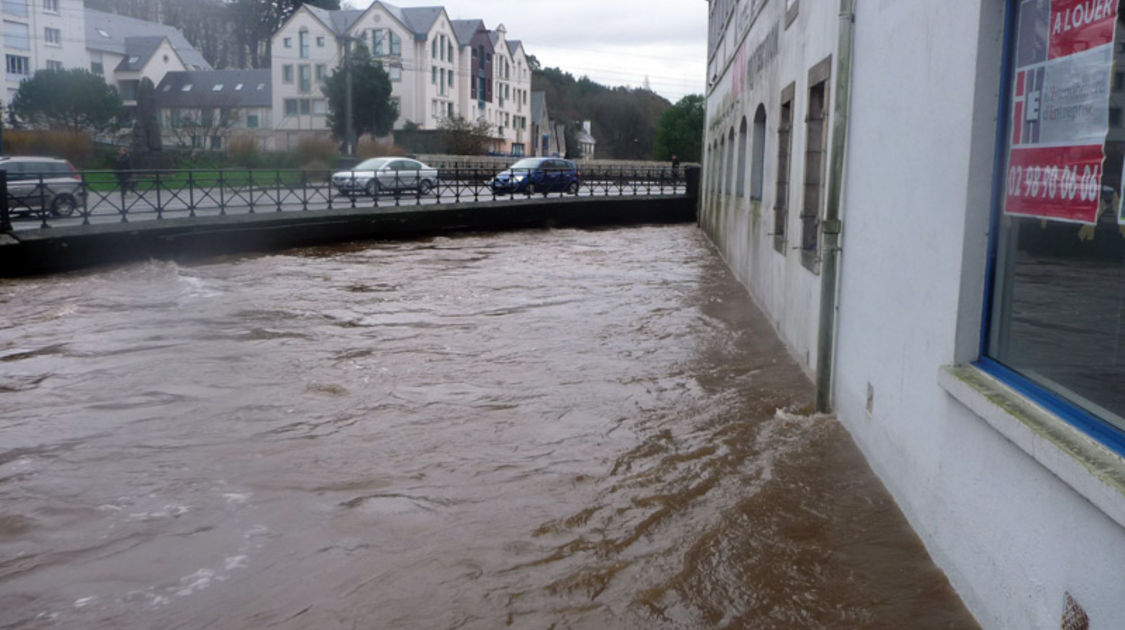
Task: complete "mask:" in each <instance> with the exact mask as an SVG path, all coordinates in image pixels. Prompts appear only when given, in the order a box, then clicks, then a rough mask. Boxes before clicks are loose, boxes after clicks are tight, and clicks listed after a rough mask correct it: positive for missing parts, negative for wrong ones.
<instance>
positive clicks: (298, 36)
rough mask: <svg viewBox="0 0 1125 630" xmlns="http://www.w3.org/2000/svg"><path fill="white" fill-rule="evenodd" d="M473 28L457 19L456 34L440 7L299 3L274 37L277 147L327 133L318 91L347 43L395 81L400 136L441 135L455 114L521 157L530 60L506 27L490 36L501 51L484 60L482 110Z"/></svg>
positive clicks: (323, 100) (325, 111)
mask: <svg viewBox="0 0 1125 630" xmlns="http://www.w3.org/2000/svg"><path fill="white" fill-rule="evenodd" d="M470 22H479V21H458V26H456V27H455V23H454V21H452V20H450V18H449V15H448V14H447V12H446V10H445V9H444V8H443V7H413V8H400V7H397V6H394V5H391V4H388V3H386V2H382V1H376V2H373V3H372V4H371V5H370V6H369V7H368V8H367V9H365V10H340V11H327V10H323V9H318V8H315V7H310V6H308V5H304V6H302V7H301V8H300V9H298V10H297V11H296V12H295V13H294V14H293V15H292V16H291V17H290V18H289V20H288V21H287V22H286V23H285V24H284V25H283V26H282V27H281V29H279V30H278V31H277V33H275V34H274V36H273V39H272V58H271V72H272V75H271V80H272V84H273V109H274V117H273V121H274V130H275V134H276V138H277V141H276V146H277V148H279V149H285V148H291V147H294V146H296V143H297V142H299V140H300V138H301V137H302V136H306V135H312V136H321V137H323V136H327V135H328V133H329V127H328V103H327V99H326V98H325V97H324V94H323V92H322V90H321V87H322V86H323V83H324V79H325V78H327V77H328V76H329V75H330V74H331V73H332V72H333V71H334V70H335V69H336V68H337V67H340V66H341V65H342V64H343V61H344V45H345V42H350V43H351V45H353V46H358V45H359V44H362V45H363V46H365V47H366V48H367V49H368V50H369V51H370V52H371V53H372V55H373V56H374V57H375V58H376V59H378V60H379V61H380V62H382V64H383V67H384V68H385V69H386V70H387V72H388V74H389V75H390V78H391V86H392V98H393V99H394V100H395V101H396V102H397V104H398V108H399V118H398V121H396V123H395V128H396V129H401V128H403V127H404V126H406V125H407V124H408V123H411V124H415V125H418V126H419V127H420V128H422V129H436V128H437V127H438V126H439V125H440V124H441V122H442V120H444V119H445V118H447V117H449V116H453V115H457V116H462V117H464V118H466V119H469V120H477V119H480V118H484V119H485V120H487V121H488V122H490V123H491V124H493V125H494V126H495V129H496V132H495V133H496V145H495V148H496V150H502V151H508V150H518V149H519V147H520V146H521V145H522V143H525V142H526V137H527V133H528V132H527V121H528V118H529V113H528V112H529V98H530V96H529V95H530V92H531V71H530V69H529V68H528V64H527V58H526V55H525V53H524V51H523V47H522V45H520V44H519V42H507V41H506V39H505V32H504V29H503V27H502V26H501V27H500V28H498V29H497V31H496V32H495V33H493V34H491V36H492V38H493V39H492V41H493V42H495V50H496V54H493V52H492V51H489V52H487V53H486V54H488V55H492V59H491V60H490V61H489V63H491V64H493V67H494V73H495V76H496V77H497V84H496V86H495V87H496V89H495V95H496V98H495V99H494V102H493V103H489V104H487V105H486V107H484V108H481V107H479V106H478V102H483V101H482V99H477V98H474V97H473V96H472V92H473V87H474V80H473V78H474V65H473V60H474V59H475V58H476V56H475V52H474V51H475V49H474V47H473V46H472V44H471V42H472V41H473V36H474V35H475V34H476V32H477V29H476V28H475V27H469V28H466V26H467V25H468V24H469V23H470ZM480 24H482V25H483V23H480ZM500 77H504V78H503V80H502V81H501V79H500ZM501 83H502V84H503V87H501ZM501 90H503V91H502V92H501ZM517 125H518V127H517Z"/></svg>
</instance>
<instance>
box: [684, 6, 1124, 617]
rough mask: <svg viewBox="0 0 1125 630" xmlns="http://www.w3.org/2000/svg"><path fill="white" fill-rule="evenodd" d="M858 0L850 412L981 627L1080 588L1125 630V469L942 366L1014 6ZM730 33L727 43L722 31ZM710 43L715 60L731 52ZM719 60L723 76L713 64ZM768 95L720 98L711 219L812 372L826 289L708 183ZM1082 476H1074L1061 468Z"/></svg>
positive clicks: (843, 380)
mask: <svg viewBox="0 0 1125 630" xmlns="http://www.w3.org/2000/svg"><path fill="white" fill-rule="evenodd" d="M748 4H750V2H749V0H744V1H743V2H739V3H737V6H736V7H735V13H736V14H737V13H738V12H739V10H740V8H742V7H744V6H746V5H748ZM856 4H857V15H856V21H855V28H856V31H855V57H854V59H855V72H854V75H853V81H852V87H853V90H854V94H853V98H852V102H851V117H850V128H849V133H850V139H849V142H850V144H849V146H848V149H847V154H846V157H847V162H846V175H845V179H844V199H843V252H842V259H841V261H842V262H841V265H842V267H841V278H840V283H839V287H840V303H839V324H838V344H837V357H836V365H835V381H834V386H833V397H834V406H835V409H836V411H837V413H838V416H839V418H840V420H841V422H843V423H844V424H845V426H847V428H848V429H849V431H850V432H851V433H852V435H853V436H854V438H855V439H856V441H857V443H858V444H859V445H860V447H861V448H862V449H863V451H864V453H865V454H866V456H867V458H868V461H869V462H870V464H871V465H872V467H873V468H874V469H875V470H876V472H877V473H878V474H879V476H880V477H881V478H882V480H883V481H884V483H885V484H886V486H887V487H888V489H889V490H890V491H891V493H892V494H893V495H894V496H895V498H896V500H897V502H898V504H899V506H900V507H901V508H902V509H903V511H904V513H905V514H906V516H907V518H908V519H909V520H910V522H911V524H912V525H913V526H914V528H915V529H916V530H917V532H918V533H919V535H920V536H921V537H922V539H923V541H924V542H925V544H926V546H927V548H928V549H929V551H930V553H931V554H932V556H933V557H934V559H935V560H936V561H937V563H938V564H939V565H940V566H941V567H942V568H943V570H944V571H945V572H946V574H947V576H948V577H949V578H950V580H951V582H952V583H953V585H954V587H955V588H956V589H957V591H958V592H959V593H960V595H961V596H962V598H963V599H964V600H965V602H966V604H967V605H968V606H969V608H970V610H971V611H972V612H973V614H974V615H975V616H976V618H977V619H978V621H980V622H981V624H982V625H983V626H984V627H986V628H1019V629H1025V628H1035V629H1039V628H1059V627H1060V619H1061V618H1062V616H1063V612H1064V598H1065V596H1066V594H1067V593H1069V594H1071V595H1072V596H1073V598H1074V600H1075V601H1077V603H1078V604H1080V605H1081V606H1082V607H1083V608H1084V609H1085V611H1086V612H1087V613H1088V614H1089V617H1090V621H1091V625H1090V627H1091V628H1125V599H1123V598H1122V597H1121V575H1122V569H1121V567H1123V566H1125V528H1123V527H1122V525H1123V521H1125V519H1122V518H1121V517H1120V514H1121V512H1122V509H1123V508H1125V495H1123V494H1122V492H1121V487H1120V485H1119V486H1117V487H1116V488H1110V487H1109V486H1107V485H1106V484H1104V483H1102V481H1101V478H1102V477H1100V476H1101V475H1104V474H1106V473H1107V471H1108V473H1109V474H1111V475H1114V476H1119V475H1121V474H1122V471H1125V461H1123V460H1122V459H1121V458H1120V457H1117V456H1114V455H1112V454H1110V455H1109V456H1108V457H1106V458H1105V459H1104V460H1103V461H1101V462H1099V464H1098V465H1097V466H1094V465H1090V463H1089V462H1083V461H1078V460H1075V459H1073V458H1072V455H1070V454H1069V453H1068V452H1066V451H1064V450H1063V449H1062V448H1060V446H1059V445H1058V444H1057V443H1055V442H1053V441H1052V440H1050V439H1047V438H1044V437H1043V435H1042V434H1039V435H1034V434H1032V432H1028V434H1029V435H1030V437H1029V438H1027V439H1026V440H1022V439H1020V440H1017V439H1015V438H1014V437H1013V436H1014V435H1016V433H1015V432H1013V431H1009V430H1007V429H1005V428H1004V427H1003V426H1002V421H996V420H995V419H994V418H991V416H993V415H1004V414H1008V415H1009V416H1010V415H1011V414H1010V413H1009V412H1008V410H1007V409H1005V408H1004V406H1005V405H1003V404H997V403H995V402H992V401H984V400H983V399H982V402H981V404H979V405H975V406H974V407H973V408H974V409H977V410H978V411H977V412H974V411H970V407H969V406H967V405H968V404H970V402H969V401H968V398H969V397H968V396H964V395H961V396H959V397H958V398H956V399H955V398H954V397H953V396H951V395H950V394H949V393H947V391H953V389H952V388H949V387H948V385H946V386H945V388H943V384H942V382H939V380H940V379H939V373H940V372H941V369H942V366H946V365H949V364H953V363H965V362H969V361H972V360H974V359H975V358H977V356H978V348H979V344H980V329H981V328H980V324H981V317H982V316H981V313H982V306H983V295H984V280H985V276H986V273H987V269H986V253H987V232H988V229H989V224H988V220H989V216H990V212H991V204H990V189H991V185H992V171H993V159H994V158H993V156H994V149H995V147H994V138H995V133H996V129H995V124H996V112H997V109H998V89H999V86H1000V80H1001V79H1000V64H1001V55H1002V34H1003V19H1004V8H1005V3H1004V2H1002V1H1001V0H918V1H914V2H900V1H891V0H858V1H857V3H856ZM836 5H837V3H835V2H824V3H814V2H808V1H804V2H800V3H799V12H800V13H799V17H798V19H797V21H796V22H795V23H794V24H793V25H792V26H790V27H789V30H788V31H785V35H784V37H783V38H782V40H783V41H782V46H781V50H780V52H779V56H778V59H777V61H776V63H775V64H773V66H771V67H770V68H768V69H766V70H765V71H764V72H763V74H762V77H761V81H762V82H763V83H764V85H766V86H768V87H765V88H764V90H765V93H766V94H767V95H775V94H776V93H777V92H778V91H779V90H780V89H781V87H782V86H783V85H784V84H786V83H787V82H788V81H796V83H797V89H796V94H797V98H798V100H799V101H801V100H805V99H807V96H804V95H803V94H804V93H805V90H806V87H805V86H804V85H803V84H802V78H803V76H804V73H805V72H806V71H807V68H808V66H809V65H810V64H811V63H815V62H816V61H817V60H818V58H819V57H821V56H823V55H824V54H826V53H829V52H830V51H831V50H832V49H834V48H835V45H836V25H837V18H836V11H837V6H836ZM781 9H783V3H780V2H773V3H767V6H766V8H765V13H763V16H771V17H770V18H768V19H765V20H764V21H760V22H759V23H758V24H756V25H755V26H754V27H753V28H752V30H751V34H750V38H749V41H750V42H751V44H750V45H751V47H753V46H754V44H753V42H754V41H756V38H758V37H759V35H758V33H760V32H761V30H762V29H763V28H766V27H768V26H769V25H770V24H771V23H772V22H775V21H776V20H777V19H778V18H779V15H778V13H779V12H780V10H781ZM771 12H772V13H771ZM731 24H732V25H734V26H732V27H730V28H735V27H736V26H737V24H738V19H737V18H735V19H733V20H731ZM791 34H792V35H791ZM719 36H720V37H728V38H729V36H730V32H729V29H728V32H727V33H726V35H719ZM789 39H797V40H798V42H790V41H788V40H789ZM715 46H716V49H717V50H718V51H719V55H722V54H723V52H722V51H723V50H729V51H730V54H731V55H734V54H735V52H736V51H737V50H738V47H737V46H736V45H734V44H732V43H729V42H722V41H718V42H715ZM711 67H712V68H718V69H719V71H720V72H722V71H723V70H722V69H723V65H722V64H717V63H715V62H714V60H713V61H712V66H711ZM834 76H835V73H834ZM833 86H835V83H834V82H833ZM760 89H761V88H759V87H758V86H757V85H756V84H755V85H754V86H748V87H746V88H745V89H744V90H742V91H741V92H739V91H737V90H734V89H733V86H732V76H731V73H730V72H726V73H725V74H721V75H719V79H718V81H717V83H716V87H715V89H714V90H713V91H712V92H711V94H710V97H709V103H708V123H709V127H708V138H707V146H708V147H709V151H708V154H707V156H706V158H705V161H706V167H707V168H708V169H710V170H711V173H710V174H705V175H704V181H705V182H707V185H706V186H705V190H704V198H705V200H706V201H705V204H704V213H703V215H702V217H701V219H702V221H701V222H702V224H703V226H704V228H705V229H706V230H707V232H708V233H709V234H711V235H712V237H713V238H714V240H715V242H716V244H717V246H718V247H719V249H720V251H721V252H722V253H723V255H724V256H725V257H726V259H727V260H728V262H729V264H730V265H731V267H732V268H733V269H734V270H735V273H736V274H737V275H738V276H739V277H740V278H742V279H743V280H744V281H745V282H746V283H747V284H748V286H749V288H750V291H751V292H752V294H753V295H754V296H755V298H756V299H757V300H758V301H759V303H760V304H761V305H762V306H763V308H764V309H765V310H766V312H767V313H768V315H769V316H770V317H771V319H773V321H774V322H775V324H776V325H777V327H778V329H779V331H780V332H781V334H782V337H783V338H784V339H785V341H786V343H787V344H788V345H789V346H790V348H791V349H792V350H793V351H794V353H795V354H796V355H797V356H798V358H799V359H801V360H802V361H806V355H805V351H806V349H807V348H808V347H809V345H810V344H811V343H812V335H813V333H814V331H815V328H814V322H815V318H816V316H817V309H818V304H817V299H816V296H815V287H816V284H817V281H818V280H817V278H816V277H814V276H812V275H811V274H809V273H808V271H807V270H806V269H804V267H803V266H802V265H801V264H800V261H799V259H797V258H796V257H795V256H794V255H793V254H792V251H791V250H790V252H789V253H787V254H785V255H784V256H783V255H781V254H778V253H776V252H775V251H774V250H773V248H772V246H771V244H770V242H769V239H768V237H767V235H766V232H767V230H766V229H764V228H763V227H762V224H763V223H768V221H767V220H765V219H764V217H767V216H768V211H767V210H763V215H762V216H763V219H761V220H759V219H756V217H755V208H754V204H752V203H751V202H750V201H749V200H745V199H738V198H737V197H736V196H732V195H730V194H724V193H719V192H716V189H718V188H720V187H721V185H722V181H723V179H724V175H725V174H722V175H716V174H715V170H716V167H717V166H718V165H719V160H720V158H719V156H718V155H717V152H716V151H715V150H714V145H715V144H716V143H717V142H718V140H719V138H720V134H722V136H723V137H725V138H727V139H728V140H729V131H730V129H731V128H732V127H733V128H734V129H735V134H736V136H737V124H736V123H734V121H735V120H737V119H738V117H740V116H741V115H749V114H750V113H752V111H753V110H752V107H753V106H754V105H755V103H756V102H757V101H758V100H759V99H762V100H765V98H764V97H762V96H760V92H759V90H760ZM731 94H733V97H732V98H728V95H731ZM765 102H767V103H768V102H776V96H770V98H769V100H765ZM769 109H770V119H771V123H770V125H769V129H770V131H771V135H770V137H769V138H768V141H767V148H766V165H765V166H766V169H765V170H766V182H767V185H766V188H767V193H766V195H765V199H764V200H763V207H764V208H769V207H770V206H771V194H772V193H771V192H770V188H771V185H770V182H772V181H773V178H774V176H775V175H774V174H775V173H776V170H775V169H776V163H777V152H776V144H775V142H776V116H775V115H774V112H775V110H776V106H774V107H770V108H769ZM795 119H796V120H797V121H798V124H797V125H796V126H795V127H794V136H793V147H794V150H793V152H792V167H793V175H792V177H791V181H793V182H794V185H793V186H792V187H791V195H792V197H791V204H790V214H791V216H792V215H793V214H795V213H796V212H795V208H799V207H800V204H801V195H802V191H801V190H800V187H799V185H798V182H800V181H801V168H802V161H803V160H802V159H801V154H802V152H803V146H804V138H803V130H802V129H801V127H803V124H802V123H801V121H803V120H804V110H803V105H798V107H797V115H796V116H795ZM716 123H719V124H716ZM723 157H724V163H726V160H725V158H726V157H727V156H725V155H724V156H723ZM794 227H795V225H794V224H793V223H791V224H790V232H791V233H792V230H793V228H794ZM808 361H809V362H808V363H806V365H812V364H813V363H812V362H813V361H815V349H814V352H812V353H811V355H810V357H809V359H808ZM963 401H964V402H963ZM981 409H985V410H988V409H992V410H993V412H994V413H993V412H989V413H987V414H986V413H984V412H983V411H980V410H981ZM986 416H989V417H990V419H988V420H986ZM1058 422H1059V423H1060V425H1061V421H1058ZM1016 424H1018V423H1016ZM1017 444H1018V445H1017ZM1069 468H1073V469H1074V470H1076V471H1077V472H1074V473H1073V474H1068V475H1062V474H1060V472H1059V471H1060V470H1064V469H1069ZM1064 479H1066V481H1064ZM1106 488H1109V489H1108V490H1105V489H1106ZM1103 490H1105V491H1104V492H1103Z"/></svg>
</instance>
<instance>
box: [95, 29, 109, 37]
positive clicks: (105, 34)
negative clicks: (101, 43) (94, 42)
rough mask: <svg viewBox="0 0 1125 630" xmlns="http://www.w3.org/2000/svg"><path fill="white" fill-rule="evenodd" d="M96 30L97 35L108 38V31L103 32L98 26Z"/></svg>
mask: <svg viewBox="0 0 1125 630" xmlns="http://www.w3.org/2000/svg"><path fill="white" fill-rule="evenodd" d="M97 31H98V35H101V36H102V37H104V38H106V39H109V33H107V32H105V31H103V30H102V29H100V28H99V29H97Z"/></svg>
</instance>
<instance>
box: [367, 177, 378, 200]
mask: <svg viewBox="0 0 1125 630" xmlns="http://www.w3.org/2000/svg"><path fill="white" fill-rule="evenodd" d="M367 196H368V197H378V196H379V182H377V181H375V180H374V179H373V180H371V181H369V182H367Z"/></svg>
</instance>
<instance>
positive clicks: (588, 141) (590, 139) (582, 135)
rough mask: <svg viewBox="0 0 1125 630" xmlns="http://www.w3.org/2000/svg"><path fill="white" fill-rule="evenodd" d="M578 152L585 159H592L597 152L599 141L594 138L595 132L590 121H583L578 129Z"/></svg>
mask: <svg viewBox="0 0 1125 630" xmlns="http://www.w3.org/2000/svg"><path fill="white" fill-rule="evenodd" d="M577 135H578V152H579V156H578V157H579V158H580V159H583V160H592V159H594V155H595V154H596V153H597V148H598V141H597V140H595V139H594V133H593V131H592V129H591V126H590V121H588V120H584V121H582V127H581V128H579V130H578V134H577Z"/></svg>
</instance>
